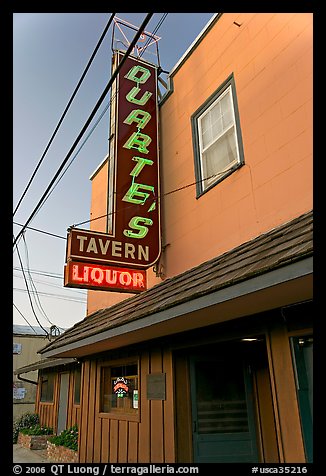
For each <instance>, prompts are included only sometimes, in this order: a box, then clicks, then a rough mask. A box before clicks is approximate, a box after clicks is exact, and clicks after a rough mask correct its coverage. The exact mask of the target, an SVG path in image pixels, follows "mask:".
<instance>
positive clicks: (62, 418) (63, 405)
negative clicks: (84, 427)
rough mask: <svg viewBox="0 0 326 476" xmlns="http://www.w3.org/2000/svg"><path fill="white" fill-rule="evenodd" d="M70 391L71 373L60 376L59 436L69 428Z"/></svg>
mask: <svg viewBox="0 0 326 476" xmlns="http://www.w3.org/2000/svg"><path fill="white" fill-rule="evenodd" d="M68 390H69V373H68V372H66V373H62V374H60V393H59V409H58V424H57V434H58V435H60V433H61V432H62V431H63V430H65V429H66V427H67V409H68Z"/></svg>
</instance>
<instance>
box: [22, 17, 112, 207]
mask: <svg viewBox="0 0 326 476" xmlns="http://www.w3.org/2000/svg"><path fill="white" fill-rule="evenodd" d="M114 16H115V13H112V15H111V17H110V19H109V21H108V23H107V25H106V27H105V28H104V30H103V33H102V35H101V37H100V39H99V41H98V43H97V45H96V47H95V49H94V51H93V53H92V56H91V57H90V59H89V61H88V63H87V65H86V68H85V70H84V72H83V74H82V75H81V78H80V80H79V81H78V84H77V86H76V88H75V90H74V92H73V94H72V96H71V98H70V99H69V101H68V104H67V106H66V107H65V110H64V111H63V114H62V116H61V118H60V120H59V122H58V124H57V126H56V128H55V130H54V132H53V134H52V136H51V138H50V140H49V142H48V145H47V146H46V148H45V150H44V152H43V154H42V156H41V158H40V160H39V162H38V164H37V166H36V168H35V170H34V172H33V174H32V176H31V178H30V179H29V182H28V184H27V186H26V188H25V190H24V192H23V194H22V196H21V197H20V199H19V201H18V204H17V205H16V208H15V210H14V213H13V216H15V214H16V212H17V210H18V208H19V206H20V204H21V202H22V200H23V198H24V197H25V195H26V193H27V191H28V189H29V187H30V185H31V183H32V181H33V179H34V177H35V175H36V173H37V171H38V169H39V167H40V165H41V164H42V162H43V159H44V157H45V155H46V153H47V151H48V150H49V148H50V145H51V144H52V142H53V139H54V138H55V136H56V134H57V132H58V130H59V127H60V126H61V124H62V121H63V119H64V118H65V116H66V114H67V112H68V109H69V107H70V105H71V103H72V101H73V100H74V98H75V96H76V94H77V91H78V89H79V87H80V85H81V83H82V82H83V80H84V78H85V76H86V74H87V71H88V70H89V68H90V66H91V64H92V62H93V59H94V57H95V55H96V53H97V51H98V49H99V47H100V45H101V43H102V41H103V38H104V36H105V35H106V32H107V31H108V29H109V27H110V25H111V23H112V21H113V18H114Z"/></svg>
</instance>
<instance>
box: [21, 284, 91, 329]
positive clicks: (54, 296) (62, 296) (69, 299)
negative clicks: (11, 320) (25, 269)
mask: <svg viewBox="0 0 326 476" xmlns="http://www.w3.org/2000/svg"><path fill="white" fill-rule="evenodd" d="M13 290H14V291H19V292H22V293H28V294H35V291H31V290H27V289H23V288H14V287H13ZM37 292H38V294H39V295H40V296H46V297H52V298H55V299H62V300H63V301H72V302H78V303H80V304H86V301H85V300H83V299H78V298H74V297H73V296H71V297H70V296H64V295H63V294H54V293H46V292H43V291H37ZM34 315H35V314H34ZM35 317H36V316H35ZM36 320H37V322H38V323H39V320H38V319H36ZM40 326H41V327H42V325H41V324H40ZM42 329H44V328H43V327H42Z"/></svg>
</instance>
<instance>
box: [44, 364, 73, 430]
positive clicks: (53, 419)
mask: <svg viewBox="0 0 326 476" xmlns="http://www.w3.org/2000/svg"><path fill="white" fill-rule="evenodd" d="M65 371H66V370H65ZM44 373H45V372H44ZM41 375H42V374H41V373H40V374H39V380H38V381H39V385H38V386H37V395H36V404H35V413H37V414H38V415H39V417H40V424H41V425H44V426H49V427H52V428H53V430H54V432H55V433H56V431H57V423H58V409H59V394H60V373H58V371H57V372H56V373H55V380H54V392H53V402H41V401H40V400H41V385H40V378H41ZM79 422H80V405H75V404H74V369H73V370H71V371H69V392H68V405H67V424H66V426H67V428H70V427H71V426H73V425H75V424H77V425H78V426H79Z"/></svg>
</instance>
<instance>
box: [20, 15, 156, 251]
mask: <svg viewBox="0 0 326 476" xmlns="http://www.w3.org/2000/svg"><path fill="white" fill-rule="evenodd" d="M152 16H153V13H148V14H147V15H146V17H145V19H144V21H143V23H142V24H141V26H140V27H139V30H138V32H137V33H136V35H135V37H134V39H133V40H132V42H131V44H130V46H129V48H128V50H127V51H126V53H125V54H124V56H123V58H122V60H121V62H120V63H119V65H118V66H117V68H116V69H115V71H114V72H113V74H112V76H111V78H110V80H109V82H108V84H107V85H106V87H105V89H104V91H103V93H102V94H101V96H100V98H99V99H98V101H97V103H96V105H95V107H94V108H93V111H92V112H91V114H90V116H89V117H88V119H87V121H86V123H85V124H84V126H83V128H82V129H81V131H80V133H79V134H78V136H77V138H76V139H75V141H74V143H73V145H72V146H71V148H70V150H69V152H68V154H67V155H66V157H65V159H64V160H63V162H62V164H61V165H60V167H59V169H58V170H57V172H56V174H55V175H54V177H53V179H52V180H51V182H50V184H49V185H48V187H47V189H46V190H45V192H44V194H43V195H42V197H41V199H40V200H39V202H38V204H37V205H36V207H35V208H34V210H33V212H32V213H31V215H30V216H29V218H28V220H27V221H26V223H25V225H24V226H23V228H22V229H21V230H20V232H19V233H18V235H17V236H16V237H15V239H14V242H13V244H14V245H15V244H16V242H17V240H18V239H19V238H20V237H21V235H22V233H23V232H24V230H25V228H26V226H27V225H29V223H30V222H31V220H32V219H33V217H34V216H35V214H36V213H37V211H38V210H39V208H40V207H41V205H42V203H43V201H44V199H45V197H46V196H47V194H48V192H49V190H50V189H51V187H52V185H53V184H54V183H55V181H56V179H57V178H58V176H59V175H60V173H61V171H62V169H63V168H64V166H65V165H66V163H67V162H68V160H69V158H70V156H71V155H72V153H73V151H74V149H75V147H76V145H77V144H78V142H79V141H80V139H81V137H82V136H83V135H84V133H85V131H86V130H87V128H88V126H89V124H90V123H91V121H92V119H93V117H94V116H95V114H96V112H97V110H98V109H99V107H100V105H101V104H102V102H103V100H104V98H105V96H106V95H107V93H108V91H109V90H110V88H111V86H112V84H113V82H114V80H115V78H116V77H117V75H118V73H119V71H120V69H121V68H122V66H123V64H124V63H125V61H126V60H127V58H128V56H129V54H130V53H131V51H132V49H133V48H134V45H135V44H136V43H137V41H138V39H139V37H140V35H141V34H142V31H143V30H144V28H145V26H146V25H147V23H148V22H149V20H150V19H151V17H152Z"/></svg>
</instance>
